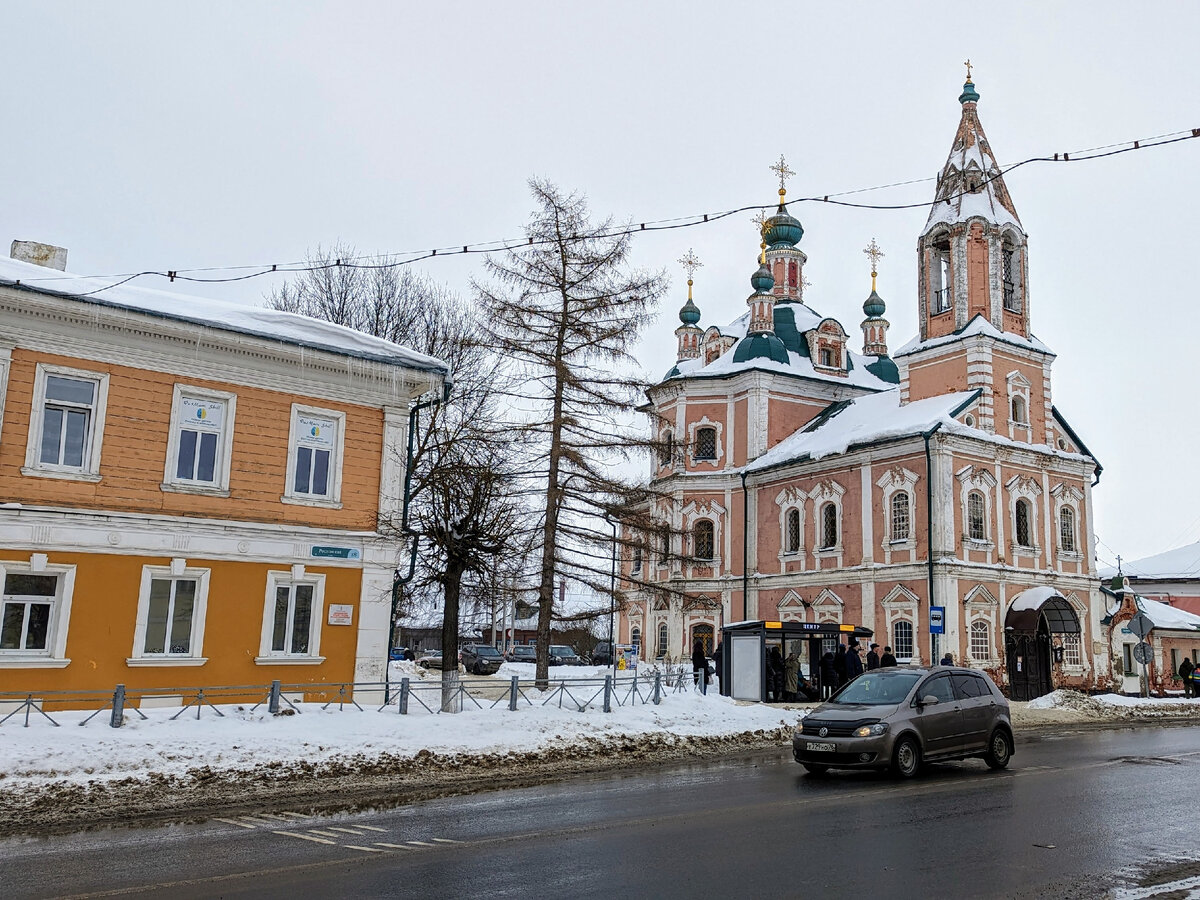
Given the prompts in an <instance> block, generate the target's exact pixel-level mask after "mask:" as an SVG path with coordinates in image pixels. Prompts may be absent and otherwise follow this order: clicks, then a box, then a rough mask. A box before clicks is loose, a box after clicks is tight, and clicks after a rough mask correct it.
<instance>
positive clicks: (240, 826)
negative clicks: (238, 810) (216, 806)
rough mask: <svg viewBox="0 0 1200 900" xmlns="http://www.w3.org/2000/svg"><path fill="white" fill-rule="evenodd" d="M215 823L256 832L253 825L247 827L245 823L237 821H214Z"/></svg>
mask: <svg viewBox="0 0 1200 900" xmlns="http://www.w3.org/2000/svg"><path fill="white" fill-rule="evenodd" d="M213 821H214V822H224V823H225V824H226V825H236V826H237V827H238V828H249V829H250V830H251V831H253V830H254V826H253V825H247V824H246V823H245V822H239V821H237V820H236V819H213Z"/></svg>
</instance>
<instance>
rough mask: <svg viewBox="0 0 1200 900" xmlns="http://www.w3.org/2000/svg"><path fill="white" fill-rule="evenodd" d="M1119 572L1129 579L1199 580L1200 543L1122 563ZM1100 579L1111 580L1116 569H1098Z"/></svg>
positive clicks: (1108, 567)
mask: <svg viewBox="0 0 1200 900" xmlns="http://www.w3.org/2000/svg"><path fill="white" fill-rule="evenodd" d="M1121 570H1122V572H1123V573H1124V574H1125V575H1128V576H1129V577H1130V578H1134V579H1138V578H1155V579H1159V580H1163V581H1169V580H1178V581H1184V580H1192V579H1200V541H1197V542H1196V543H1194V544H1187V545H1186V546H1183V547H1176V548H1175V549H1174V550H1167V551H1165V552H1163V553H1156V554H1155V555H1154V556H1147V557H1145V558H1144V559H1136V560H1134V561H1133V562H1122V563H1121ZM1099 574H1100V577H1101V578H1111V577H1112V576H1114V575H1116V574H1117V570H1116V568H1114V567H1112V566H1107V567H1105V568H1102V569H1100V572H1099Z"/></svg>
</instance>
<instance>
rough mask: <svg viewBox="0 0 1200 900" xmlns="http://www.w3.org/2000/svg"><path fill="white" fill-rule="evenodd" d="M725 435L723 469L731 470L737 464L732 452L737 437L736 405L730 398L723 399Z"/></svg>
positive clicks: (734, 453) (734, 454) (735, 454)
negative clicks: (726, 438) (726, 448)
mask: <svg viewBox="0 0 1200 900" xmlns="http://www.w3.org/2000/svg"><path fill="white" fill-rule="evenodd" d="M725 433H726V434H727V435H728V436H729V437H728V446H729V449H728V451H727V452H726V453H725V468H726V469H732V468H733V467H734V466H735V465H736V464H737V461H736V459H735V457H736V456H737V453H736V452H735V450H734V440H735V439H736V435H737V404H736V403H735V402H734V399H733V397H732V396H729V397H727V398H726V399H725ZM725 505H726V506H728V505H729V504H728V503H726V504H725Z"/></svg>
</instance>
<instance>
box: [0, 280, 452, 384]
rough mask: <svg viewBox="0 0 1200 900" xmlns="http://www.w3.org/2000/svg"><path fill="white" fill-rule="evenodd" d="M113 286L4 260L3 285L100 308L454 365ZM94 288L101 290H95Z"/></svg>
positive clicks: (268, 314) (372, 341)
mask: <svg viewBox="0 0 1200 900" xmlns="http://www.w3.org/2000/svg"><path fill="white" fill-rule="evenodd" d="M109 284H110V282H109V280H108V279H103V278H88V277H85V276H80V275H70V274H67V273H62V272H58V271H57V270H54V269H47V268H45V267H44V266H38V265H34V264H32V263H27V262H22V261H20V260H15V259H0V285H7V286H15V287H19V288H20V289H23V290H31V291H38V292H40V293H44V294H51V295H53V296H57V297H64V298H67V299H69V300H76V301H78V302H80V303H90V304H93V305H95V306H106V307H109V308H113V309H125V310H130V311H132V312H137V313H143V314H145V315H150V316H157V317H159V318H163V319H174V320H177V321H181V322H191V323H193V324H196V325H203V326H206V327H209V328H215V329H219V330H222V331H232V332H237V333H239V334H248V335H253V336H255V337H259V338H263V339H265V340H269V341H278V342H280V343H284V344H291V345H294V346H299V347H309V348H312V349H315V350H325V351H327V352H329V353H336V354H339V355H342V356H352V357H357V358H359V359H368V360H372V361H373V362H379V363H384V364H386V365H392V366H404V367H406V368H412V369H418V370H420V371H425V372H432V373H435V374H438V375H448V374H449V373H450V368H449V366H447V365H446V364H445V363H444V362H442V361H441V360H438V359H434V358H433V357H432V356H426V355H425V354H424V353H418V352H417V351H415V350H410V349H409V348H408V347H402V346H401V345H399V344H394V343H392V342H391V341H385V340H384V339H383V338H378V337H375V336H373V335H369V334H364V333H362V332H360V331H355V330H354V329H353V328H346V327H345V326H343V325H335V324H333V323H332V322H326V321H323V320H321V319H312V318H309V317H308V316H301V315H298V314H296V313H289V312H282V311H280V310H276V309H269V308H267V307H262V306H248V305H244V304H241V303H235V302H232V301H228V300H211V299H208V298H204V297H194V296H191V295H190V294H173V293H169V292H167V291H158V290H154V289H151V288H144V287H136V286H134V285H132V284H123V285H120V286H119V287H111V288H109V287H108V285H109ZM105 288H106V289H105ZM101 289H105V290H101ZM93 291H98V293H92V292H93ZM85 295H86V296H85Z"/></svg>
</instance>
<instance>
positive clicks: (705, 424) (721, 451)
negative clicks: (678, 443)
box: [687, 416, 725, 469]
mask: <svg viewBox="0 0 1200 900" xmlns="http://www.w3.org/2000/svg"><path fill="white" fill-rule="evenodd" d="M701 428H711V429H712V430H713V431H715V432H716V434H715V435H714V440H713V447H714V449H715V451H716V455H715V456H712V457H705V458H703V459H701V458H699V457H697V456H696V433H697V432H698V431H699V430H700V429H701ZM723 431H724V423H722V422H714V421H713V420H712V419H710V418H709V417H708V416H702V417H701V418H700V420H699V421H697V422H689V423H688V427H687V432H688V443H687V458H688V462H689V463H691V464H692V465H693V466H698V465H708V466H712V467H713V468H714V469H716V468H720V465H721V460H722V459H724V457H725V445H724V443H723V441H722V438H723V435H722V432H723Z"/></svg>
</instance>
